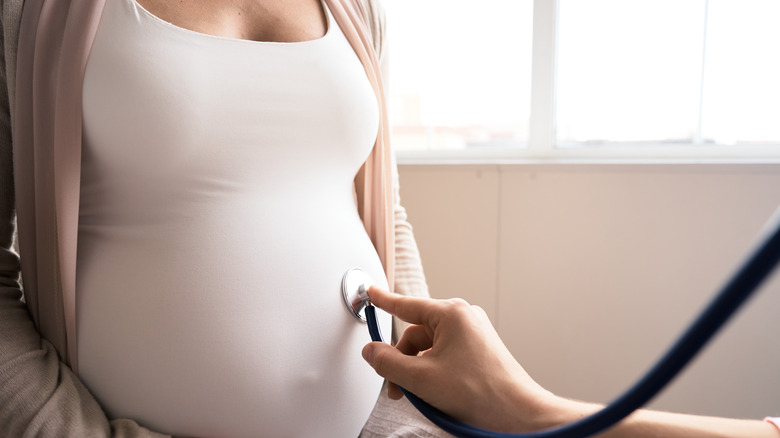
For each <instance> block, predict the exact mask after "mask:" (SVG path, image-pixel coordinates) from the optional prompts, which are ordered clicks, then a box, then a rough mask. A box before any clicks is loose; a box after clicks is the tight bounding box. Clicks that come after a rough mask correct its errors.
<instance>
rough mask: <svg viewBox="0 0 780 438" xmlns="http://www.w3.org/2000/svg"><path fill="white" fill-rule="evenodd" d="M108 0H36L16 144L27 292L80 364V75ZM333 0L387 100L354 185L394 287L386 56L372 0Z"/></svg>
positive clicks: (29, 13)
mask: <svg viewBox="0 0 780 438" xmlns="http://www.w3.org/2000/svg"><path fill="white" fill-rule="evenodd" d="M105 1H106V0H56V1H45V0H27V1H26V2H25V5H24V10H23V13H22V19H21V24H20V33H19V46H18V47H19V48H18V58H17V83H16V105H15V120H14V125H13V142H14V148H13V151H14V167H15V169H17V172H16V184H15V187H16V199H17V218H18V221H17V223H18V226H19V229H18V232H19V242H20V245H21V248H20V249H21V251H20V252H21V254H22V256H23V258H24V260H23V263H22V269H23V278H24V286H25V297H26V299H27V306H28V308H29V309H30V312H31V314H32V316H33V319H34V320H35V322H36V325H37V326H38V328H39V330H40V332H41V335H42V336H43V337H44V338H46V339H48V340H49V341H51V342H52V343H53V344H54V346H55V348H56V349H57V351H58V352H59V354H60V356H61V357H63V358H65V360H66V362H67V363H68V364H69V365H70V366H71V367H72V368H73V369H74V370H77V369H78V364H77V357H78V356H77V354H76V351H77V349H76V348H77V346H76V315H75V311H76V310H75V309H76V306H75V287H76V278H75V277H76V244H77V231H78V217H79V212H78V207H79V190H80V172H81V126H82V125H81V116H82V115H81V106H82V102H81V91H82V87H81V83H82V82H83V77H84V70H85V66H86V62H87V58H88V56H89V51H90V48H91V45H92V41H93V40H94V37H95V32H96V30H97V26H98V22H99V20H100V15H101V11H102V8H103V5H104V4H105ZM325 1H326V3H327V5H328V7H329V9H330V10H331V12H332V14H333V17H334V18H335V19H336V22H337V23H338V25H339V26H340V27H341V29H342V31H343V32H344V34H345V35H346V37H347V39H348V40H349V42H350V44H351V45H352V47H353V49H354V50H355V53H356V54H357V56H358V58H359V59H360V61H361V62H362V63H363V65H364V67H365V70H366V74H367V76H368V79H369V81H370V82H371V85H372V86H373V88H374V92H375V93H376V96H377V100H378V102H379V105H380V113H381V114H382V119H381V121H380V125H379V132H378V133H377V139H376V143H375V145H374V149H373V151H372V152H371V154H370V155H369V157H368V159H367V161H366V163H365V164H364V165H363V167H362V168H361V170H360V172H359V173H358V175H357V177H356V179H355V192H356V198H357V203H358V209H359V212H360V215H361V217H362V219H363V223H364V225H365V227H366V230H367V231H368V233H369V236H370V237H371V240H372V241H373V243H374V246H375V247H376V249H377V252H378V253H379V257H380V259H381V261H382V263H383V266H384V268H385V272H386V274H387V277H388V281H389V284H390V287H391V289H392V288H393V280H394V278H393V277H394V266H393V263H394V258H395V246H394V233H395V230H394V224H393V220H394V219H393V188H392V183H393V181H392V179H393V175H392V165H393V163H392V158H391V155H390V153H391V152H390V148H389V139H388V129H387V115H386V111H384V109H385V99H384V91H383V89H382V82H381V77H380V71H379V62H378V60H377V56H376V53H375V51H374V49H373V45H372V38H371V35H370V34H369V31H368V29H367V27H366V26H367V24H366V22H365V19H364V18H363V17H364V16H365V15H364V14H363V12H364V11H363V10H362V9H361V8H363V5H362V4H361V3H360V2H359V1H358V0H325ZM53 249H56V250H53Z"/></svg>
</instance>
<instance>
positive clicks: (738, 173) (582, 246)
mask: <svg viewBox="0 0 780 438" xmlns="http://www.w3.org/2000/svg"><path fill="white" fill-rule="evenodd" d="M400 174H401V196H402V202H403V203H404V205H405V206H406V208H407V210H408V212H409V217H410V220H411V222H412V224H413V226H414V227H415V234H416V237H417V240H418V243H419V246H420V251H421V254H422V259H423V264H424V267H425V270H426V274H427V276H428V283H429V285H430V288H431V293H432V295H434V296H436V297H450V296H461V297H464V298H466V299H467V300H469V301H470V302H472V303H474V304H479V305H481V306H482V307H484V308H485V310H486V311H487V312H488V314H489V315H490V317H491V319H492V321H493V323H494V324H495V325H496V326H497V328H498V330H499V333H500V334H501V336H502V337H503V339H504V341H505V342H506V343H507V345H508V346H509V348H510V350H511V351H512V352H513V354H514V355H515V357H517V358H518V359H519V360H520V361H521V363H522V364H523V365H524V366H525V367H526V369H527V370H528V371H529V372H530V373H531V375H532V376H533V377H534V378H536V379H537V380H538V381H539V382H540V383H541V384H542V385H544V386H546V387H547V388H548V389H551V390H552V391H554V392H556V393H558V394H560V395H564V396H568V397H574V398H580V399H587V400H591V401H601V402H607V401H610V400H611V399H612V398H614V397H615V396H617V395H618V394H619V393H621V392H622V391H623V390H624V389H625V388H627V387H628V386H629V384H632V383H633V382H634V381H635V380H636V379H637V378H638V377H639V376H640V375H641V374H643V373H644V372H645V371H646V370H647V368H648V367H649V365H650V364H651V362H653V361H655V360H656V359H657V358H658V357H659V355H660V354H661V353H662V352H663V351H664V350H665V349H666V348H667V347H668V346H669V345H670V344H671V343H672V342H673V340H674V339H675V338H676V337H677V335H678V334H679V333H680V332H681V331H682V330H683V328H684V327H685V326H687V324H688V323H689V321H690V320H691V319H692V317H693V315H694V314H695V313H697V312H698V311H699V310H700V309H701V308H702V306H703V305H704V303H706V302H707V300H708V299H709V297H710V296H712V294H713V293H714V292H715V291H716V289H717V288H718V287H719V286H720V285H721V283H722V282H723V280H724V279H725V278H726V276H727V275H728V274H729V273H730V272H731V271H732V269H733V268H734V266H735V263H737V262H738V261H739V260H740V259H741V258H742V256H743V255H744V254H745V252H746V251H747V250H748V248H749V247H750V243H751V241H752V239H753V238H754V237H755V236H756V235H757V233H758V232H759V230H760V228H761V226H762V224H763V223H764V221H765V220H766V219H767V218H768V217H769V216H770V215H771V213H772V212H773V211H774V210H775V209H776V208H777V207H778V206H780V164H738V165H728V164H581V165H577V164H515V165H410V164H407V165H402V166H401V168H400ZM778 311H780V275H774V276H773V277H772V279H770V281H769V283H767V284H766V285H765V287H764V288H763V289H762V292H760V294H759V296H757V297H756V298H754V299H753V300H752V301H751V302H750V303H749V304H748V306H747V307H746V308H745V309H743V311H742V312H741V313H740V314H739V315H738V317H737V319H736V320H735V321H733V322H732V323H731V324H729V326H728V327H727V331H726V332H724V333H722V334H721V335H719V336H718V337H717V338H716V341H715V342H716V343H715V344H713V345H711V346H710V347H708V348H707V349H706V350H705V352H704V354H703V355H702V356H701V357H700V358H699V359H697V360H696V362H695V363H694V364H693V366H692V367H689V369H688V370H687V371H686V372H684V374H683V376H682V377H681V378H678V379H677V380H676V381H675V382H673V384H672V386H671V387H670V388H669V389H667V390H666V391H665V392H664V393H663V394H662V395H661V396H660V397H659V398H658V399H657V400H656V401H655V402H654V403H653V407H655V408H659V409H670V410H680V411H685V412H690V413H698V414H710V415H727V416H744V417H753V418H755V417H763V416H765V415H780V317H779V316H780V314H779V312H778Z"/></svg>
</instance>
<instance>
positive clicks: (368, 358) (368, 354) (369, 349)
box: [363, 344, 374, 364]
mask: <svg viewBox="0 0 780 438" xmlns="http://www.w3.org/2000/svg"><path fill="white" fill-rule="evenodd" d="M373 351H374V347H373V346H371V344H368V345H366V346H365V347H363V359H365V361H366V362H368V363H369V364H370V363H371V353H373Z"/></svg>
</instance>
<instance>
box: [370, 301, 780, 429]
mask: <svg viewBox="0 0 780 438" xmlns="http://www.w3.org/2000/svg"><path fill="white" fill-rule="evenodd" d="M368 296H369V297H370V298H371V302H372V303H373V304H374V305H375V306H377V307H379V308H381V309H384V310H385V311H387V312H388V313H391V314H393V315H395V316H396V317H398V318H401V319H402V320H404V321H406V322H408V323H411V324H413V325H412V326H411V327H409V328H408V329H406V331H404V333H403V335H402V336H401V339H400V340H399V341H398V344H397V345H396V346H395V347H391V346H390V345H387V344H385V343H382V342H372V343H370V344H368V345H366V346H365V347H364V348H363V357H364V358H365V359H366V361H368V363H369V364H371V366H372V367H374V369H375V370H376V372H377V373H378V374H379V375H381V376H383V377H385V378H387V380H388V381H390V382H393V383H395V384H398V385H401V386H402V387H404V388H406V389H407V390H409V391H410V392H412V393H413V394H415V395H416V396H418V397H420V398H421V399H423V400H425V401H426V402H428V403H429V404H431V405H433V406H435V407H437V408H438V409H439V410H441V411H443V412H445V413H446V414H448V415H449V416H451V417H453V418H454V419H456V420H458V421H461V422H463V423H466V424H470V425H472V426H476V427H479V428H482V429H491V430H494V431H497V432H532V431H538V430H542V429H548V428H550V427H555V426H561V425H563V424H567V423H570V422H572V421H576V420H579V419H581V418H583V417H586V416H588V415H590V414H592V413H594V412H596V411H598V410H600V409H602V406H601V405H598V404H593V403H585V402H578V401H573V400H568V399H565V398H563V397H558V396H556V395H554V394H552V393H551V392H549V391H547V390H545V389H544V388H542V387H541V386H539V385H538V384H537V383H536V382H535V381H534V380H533V379H531V377H530V376H529V375H528V373H526V372H525V370H524V369H523V367H522V366H520V364H519V363H517V361H516V360H515V359H514V358H513V357H512V354H511V353H509V350H507V348H506V346H505V345H504V343H503V342H502V341H501V339H500V338H499V337H498V334H497V333H496V331H495V329H494V328H493V326H492V325H491V324H490V321H489V320H488V317H487V315H486V314H485V312H484V311H483V310H482V309H481V308H479V307H477V306H471V305H469V304H468V303H467V302H465V301H463V300H459V299H454V300H434V299H430V298H412V297H404V296H401V295H397V294H391V293H388V292H385V291H383V290H380V289H377V288H375V287H372V288H370V289H369V290H368ZM388 393H389V394H388V395H389V396H390V397H391V398H393V399H396V400H397V399H399V398H401V396H402V394H401V392H400V390H399V389H398V387H397V386H395V385H394V384H392V383H391V384H389V385H388ZM775 420H776V423H777V424H779V425H780V418H777V419H775ZM779 432H780V430H778V428H776V427H775V426H773V425H772V424H770V423H769V422H766V421H760V420H739V419H731V418H720V417H704V416H697V415H686V414H677V413H671V412H658V411H648V410H639V411H636V412H634V413H633V414H631V415H630V416H629V417H628V418H627V419H625V420H623V421H622V422H620V423H619V424H618V425H616V426H614V427H612V428H610V429H608V430H607V431H606V432H604V433H602V434H599V435H598V437H599V438H628V437H630V438H654V437H659V436H662V437H665V438H713V437H723V436H728V437H732V438H780V433H779Z"/></svg>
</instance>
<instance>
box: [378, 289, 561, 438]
mask: <svg viewBox="0 0 780 438" xmlns="http://www.w3.org/2000/svg"><path fill="white" fill-rule="evenodd" d="M368 295H369V297H370V298H371V302H372V303H373V304H374V305H375V306H376V307H379V308H381V309H383V310H385V311H386V312H388V313H390V314H392V315H394V316H396V317H398V318H400V319H402V320H404V321H406V322H408V323H411V324H412V326H410V327H409V328H407V329H406V331H404V333H403V335H402V336H401V339H400V340H399V341H398V344H397V345H396V346H395V347H391V346H390V345H388V344H384V343H381V342H372V343H370V344H368V345H366V346H365V347H364V348H363V357H364V358H365V359H366V361H368V363H369V364H370V365H371V366H372V367H373V368H374V369H375V370H376V372H377V373H378V374H379V375H381V376H383V377H385V378H387V379H388V381H389V382H392V383H391V384H389V385H388V395H389V396H390V398H393V399H396V400H397V399H399V398H401V396H402V394H401V392H400V390H399V389H398V387H397V386H396V385H394V384H398V385H400V386H402V387H404V388H405V389H407V390H409V391H410V392H412V393H413V394H415V395H417V396H418V397H420V398H421V399H423V400H425V401H426V402H428V403H429V404H431V405H433V406H435V407H437V408H438V409H440V410H442V411H443V412H445V413H447V414H448V415H450V416H451V417H453V418H455V419H456V420H459V421H461V422H464V423H467V424H470V425H472V426H476V427H482V428H489V429H492V430H495V431H501V432H527V431H534V430H539V429H544V428H547V427H550V426H552V425H554V424H556V423H557V422H558V421H557V420H556V418H555V417H556V412H558V411H559V405H560V403H561V401H562V400H561V399H559V398H558V397H556V396H554V395H553V394H552V393H550V392H548V391H547V390H545V389H544V388H542V387H541V386H539V385H538V384H537V383H536V382H535V381H534V380H533V379H531V377H530V376H529V375H528V374H527V373H526V372H525V370H524V369H523V368H522V366H520V364H519V363H518V362H517V361H516V360H515V359H514V357H512V354H511V353H510V352H509V350H507V348H506V346H505V345H504V343H503V342H502V341H501V339H500V338H499V336H498V334H497V333H496V331H495V329H494V328H493V326H492V324H491V323H490V320H489V319H488V317H487V315H486V314H485V312H484V311H483V310H482V309H481V308H480V307H477V306H471V305H469V304H468V303H467V302H465V301H463V300H460V299H451V300H434V299H430V298H415V297H405V296H401V295H397V294H391V293H389V292H386V291H383V290H381V289H378V288H376V287H371V288H370V289H369V291H368Z"/></svg>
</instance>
